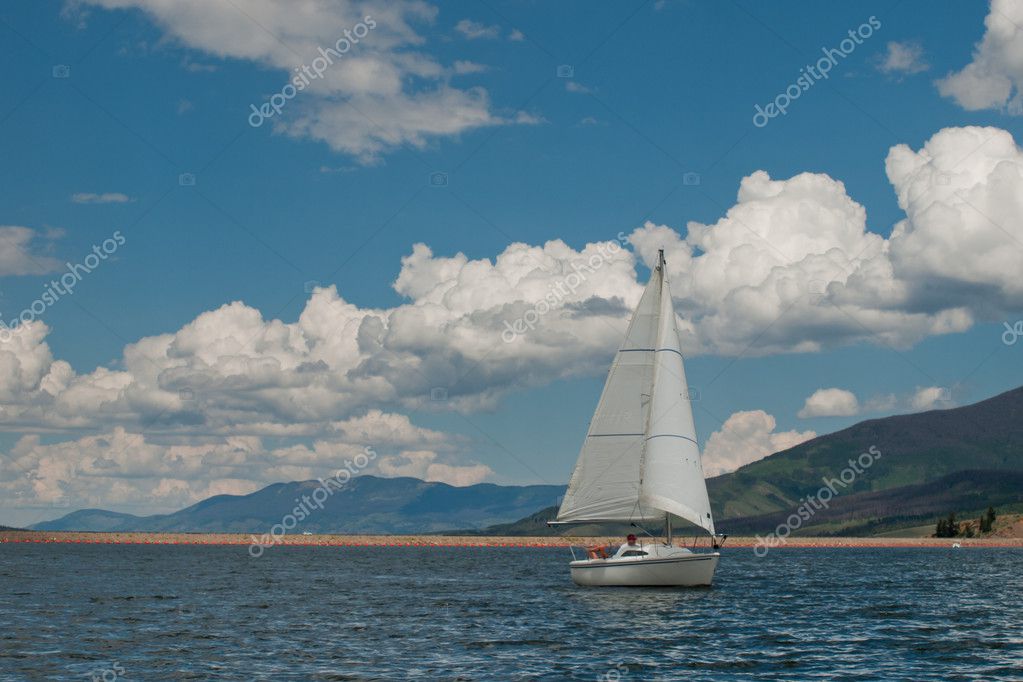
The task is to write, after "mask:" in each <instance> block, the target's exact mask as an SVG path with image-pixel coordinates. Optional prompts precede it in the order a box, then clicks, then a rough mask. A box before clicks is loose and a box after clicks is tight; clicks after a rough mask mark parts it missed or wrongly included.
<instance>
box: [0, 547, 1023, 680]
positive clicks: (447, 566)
mask: <svg viewBox="0 0 1023 682" xmlns="http://www.w3.org/2000/svg"><path fill="white" fill-rule="evenodd" d="M568 559H569V556H568V555H567V552H566V551H565V550H557V549H503V548H502V549H496V548H495V549H478V548H477V549H469V548H458V549H455V548H452V549H427V548H389V547H378V548H366V547H363V548H320V547H294V548H289V547H275V548H272V549H271V550H270V551H267V553H266V554H265V555H264V556H263V557H261V558H259V559H253V558H251V557H250V556H248V554H247V553H246V551H245V547H194V546H115V545H111V546H81V545H4V546H0V678H2V679H4V680H8V679H9V680H21V679H30V680H38V679H75V678H76V677H77V678H78V679H89V676H90V675H91V676H93V677H92V679H104V680H107V681H110V680H114V679H124V680H175V679H210V678H217V679H237V680H248V679H267V680H271V679H272V680H384V679H423V680H451V679H458V680H533V679H539V680H658V679H663V680H733V679H736V680H737V679H778V680H797V679H821V680H861V679H862V680H874V679H886V680H1020V679H1023V552H1021V551H1018V550H1017V551H1014V550H999V549H961V550H951V549H830V550H829V549H802V550H800V549H783V550H777V551H774V552H772V553H770V554H769V555H768V556H767V557H766V558H763V559H761V558H757V557H755V556H754V555H753V553H752V551H751V550H748V549H727V548H726V550H725V551H724V556H723V557H722V561H721V565H720V567H719V569H718V574H717V580H716V582H715V585H714V587H713V588H710V589H680V590H663V589H594V588H588V589H586V588H578V587H575V586H574V585H572V583H571V581H570V580H569V577H568V567H567V560H568Z"/></svg>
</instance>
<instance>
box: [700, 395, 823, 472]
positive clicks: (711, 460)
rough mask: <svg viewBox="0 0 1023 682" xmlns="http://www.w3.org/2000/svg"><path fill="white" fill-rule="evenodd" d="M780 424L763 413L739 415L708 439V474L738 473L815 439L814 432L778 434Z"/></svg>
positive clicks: (705, 469) (705, 465)
mask: <svg viewBox="0 0 1023 682" xmlns="http://www.w3.org/2000/svg"><path fill="white" fill-rule="evenodd" d="M776 426H777V422H776V420H775V418H774V417H773V416H771V415H770V414H768V413H767V412H764V411H763V410H750V411H745V412H736V413H735V414H733V415H732V416H730V417H729V418H728V419H726V420H725V423H724V424H722V425H721V429H720V430H718V431H715V432H714V433H712V434H711V435H710V438H708V439H707V444H706V445H705V446H704V448H703V472H704V475H706V476H708V477H710V476H718V475H720V474H727V473H729V472H731V471H735V470H736V469H738V468H739V467H741V466H744V465H746V464H749V463H750V462H756V461H757V460H760V459H763V458H764V457H767V456H768V455H772V454H774V453H776V452H781V451H782V450H787V449H789V448H791V447H794V446H796V445H799V444H800V443H803V442H805V441H808V440H810V439H811V438H815V437H816V436H817V434H816V433H815V432H813V431H781V432H778V431H775V430H774V429H775V427H776Z"/></svg>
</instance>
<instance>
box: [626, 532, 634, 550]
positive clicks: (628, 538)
mask: <svg viewBox="0 0 1023 682" xmlns="http://www.w3.org/2000/svg"><path fill="white" fill-rule="evenodd" d="M625 542H627V543H628V544H629V547H635V546H636V536H635V535H633V534H632V533H629V534H628V535H627V536H626V537H625Z"/></svg>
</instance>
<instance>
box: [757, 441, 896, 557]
mask: <svg viewBox="0 0 1023 682" xmlns="http://www.w3.org/2000/svg"><path fill="white" fill-rule="evenodd" d="M879 459H881V451H880V450H879V449H878V448H877V446H876V445H871V446H870V447H869V448H867V451H866V452H863V453H860V456H859V457H857V458H855V459H850V460H849V466H847V467H846V468H844V469H842V471H841V472H839V474H838V477H837V478H828V477H827V476H825V477H824V478H823V479H821V480H822V481H823V482H824V485H823V486H821V488H820V490H818V491H817V492H816V493H814V494H813V495H807V496H806V497H805V498H802V499H800V505H799V506H798V507H797V508H796V511H795V512H794V513H792V514H790V515H789V517H788V518H787V519H785V522H784V523H782V524H779V525H778V527H777V528H775V529H774V532H773V533H771V534H770V535H768V536H767V537H763V538H762V537H760V536H759V535H757V536H755V537H756V538H757V544H756V546H755V547H754V548H753V553H754V554H756V555H757V556H758V557H761V558H763V557H765V556H767V553H768V552H769V551H770V550H771V549H772V548H774V547H778V546H779V545H784V544H785V543H786V542H788V538H789V536H790V535H791V534H792V533H793V531H796V530H799V529H800V528H801V527H802V526H803V524H804V523H806V522H807V521H809V520H810V519H812V518H813V517H814V515H815V514H816V513H817V512H818V511H820V510H821V509H829V508H830V503H831V500H832V499H834V498H835V497H836V496H837V495H838V494H839V492H841V491H842V490H845V489H846V488H848V487H849V486H851V485H852V484H853V483H854V482H855V481H856V478H857V477H859V476H861V475H862V474H863V473H864V472H865V471H866V470H867V469H869V468H870V467H872V466H873V465H874V462H876V461H877V460H879Z"/></svg>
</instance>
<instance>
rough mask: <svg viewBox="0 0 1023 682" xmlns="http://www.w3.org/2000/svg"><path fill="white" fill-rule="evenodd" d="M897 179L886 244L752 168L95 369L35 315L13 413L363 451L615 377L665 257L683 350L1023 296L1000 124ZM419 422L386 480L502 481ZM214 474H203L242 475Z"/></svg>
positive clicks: (967, 136) (767, 342)
mask: <svg viewBox="0 0 1023 682" xmlns="http://www.w3.org/2000/svg"><path fill="white" fill-rule="evenodd" d="M887 171H888V176H889V178H890V179H891V182H892V184H893V186H894V188H895V191H896V193H897V195H898V198H899V202H900V205H901V206H902V207H903V209H904V210H905V213H906V217H905V219H904V220H902V221H900V222H899V223H898V224H897V225H896V226H895V227H894V229H893V230H892V233H891V236H890V237H889V238H888V239H885V238H884V237H882V236H880V235H878V234H875V233H873V232H871V231H868V230H867V226H866V214H865V211H864V209H863V207H862V206H861V205H859V204H858V203H857V202H855V201H854V200H853V199H852V198H850V197H849V196H848V194H847V193H846V191H845V187H844V186H843V185H842V183H841V182H839V181H837V180H835V179H833V178H830V177H828V176H827V175H823V174H810V173H805V174H800V175H797V176H795V177H792V178H789V179H783V180H777V179H772V178H770V177H769V176H768V175H767V174H766V173H764V172H762V171H758V172H755V173H753V174H751V175H750V176H749V177H747V178H745V179H744V180H743V181H742V184H741V186H740V189H739V193H738V198H737V202H736V204H735V205H734V206H733V207H732V208H730V209H729V210H728V211H727V212H726V214H725V215H724V216H722V217H721V218H720V219H719V220H718V221H716V222H715V223H713V224H700V223H690V224H689V225H688V230H687V231H686V233H685V235H684V236H683V235H681V234H679V233H678V232H676V231H675V230H673V229H671V228H669V227H667V226H658V225H653V224H646V225H644V226H641V227H639V228H637V229H636V230H634V231H633V232H632V233H631V234H630V235H628V236H627V237H626V236H625V235H620V236H619V239H617V240H610V241H607V242H597V243H591V244H587V245H585V246H583V247H581V248H578V249H577V248H573V247H571V246H569V245H568V244H566V243H564V242H562V241H560V240H554V241H550V242H547V243H546V244H543V245H542V246H531V245H527V244H519V243H516V244H511V245H509V246H507V247H506V248H505V249H504V250H503V251H502V252H501V253H499V254H498V255H497V256H496V257H495V258H493V259H487V258H481V259H475V260H474V259H470V258H468V257H466V256H465V255H463V254H455V255H453V256H445V255H436V254H434V253H433V252H432V251H431V250H430V249H429V247H428V246H426V245H423V244H418V245H415V246H414V247H413V248H412V251H411V253H410V254H409V255H408V256H406V257H405V258H404V259H403V260H402V263H401V267H400V271H399V272H398V274H397V276H396V279H395V281H394V288H395V290H396V291H397V292H398V293H399V294H401V295H402V296H403V297H405V301H404V302H403V303H402V304H400V305H397V306H395V307H392V308H386V309H374V308H362V307H360V306H358V305H356V304H355V303H352V302H349V301H347V300H345V299H344V298H343V296H342V295H341V294H340V293H339V292H338V291H337V290H336V289H335V288H334V287H325V288H319V289H317V290H315V291H314V292H313V293H312V295H311V296H310V298H309V300H308V301H307V303H306V305H305V308H304V310H303V311H302V313H301V315H300V316H299V318H298V319H297V320H295V321H291V322H287V321H283V320H267V319H264V318H263V316H262V314H261V313H260V311H258V310H256V309H254V308H252V307H250V306H248V305H245V304H244V303H242V302H233V303H229V304H226V305H224V306H222V307H220V308H218V309H216V310H212V311H208V312H204V313H202V314H200V315H199V316H198V317H196V318H195V319H194V320H193V321H191V322H190V323H188V324H186V325H184V326H183V327H182V328H181V329H179V330H177V331H174V332H171V333H167V334H162V335H157V336H152V337H146V338H143V339H140V340H138V341H137V342H135V343H132V344H130V345H128V346H127V347H125V349H124V352H123V356H122V358H121V359H120V361H119V362H118V363H117V364H116V365H115V366H113V367H109V368H108V367H100V368H98V369H96V370H94V371H92V372H88V373H79V372H77V371H75V369H74V368H73V367H72V366H71V365H70V364H68V363H67V362H65V361H63V360H60V359H57V358H54V357H53V354H52V352H51V350H50V348H49V346H48V344H47V343H46V336H47V334H48V332H49V330H48V329H47V327H46V325H45V324H44V323H43V322H41V321H37V322H33V323H30V324H27V325H25V326H23V327H21V328H19V329H17V330H15V331H14V332H13V333H11V334H10V338H6V335H0V424H2V425H3V426H5V427H6V428H7V429H8V430H12V431H21V432H33V431H36V432H38V431H42V430H48V431H62V432H69V433H76V435H78V432H79V431H80V430H82V429H89V430H95V431H98V432H101V433H109V432H110V430H111V429H112V428H114V427H118V426H119V427H122V428H123V429H124V430H125V434H126V435H135V436H137V434H139V433H145V434H146V438H147V439H150V438H159V439H167V438H177V439H182V442H184V443H193V444H194V443H201V444H203V443H210V442H212V443H217V442H221V443H223V442H225V441H224V439H228V438H254V439H265V438H279V439H291V440H290V441H289V442H290V444H289V445H287V446H283V445H282V446H281V447H293V448H298V450H295V452H296V453H297V454H301V455H302V456H305V455H304V454H302V453H303V452H304V451H305V450H309V449H310V448H312V447H313V446H312V445H310V443H311V442H323V443H334V442H343V443H347V442H353V441H359V442H365V441H366V440H372V438H370V437H367V436H366V435H359V436H355V435H353V434H354V432H353V431H352V430H353V429H355V428H356V424H358V423H359V422H358V421H352V420H359V419H364V420H365V419H368V420H369V421H370V422H373V423H374V424H376V426H375V427H374V428H375V429H376V431H366V432H365V433H366V434H372V433H375V432H378V431H379V430H380V429H382V428H385V425H386V424H387V423H390V424H391V426H390V427H388V428H391V429H392V430H394V429H397V430H401V429H405V428H406V427H405V426H403V425H402V424H399V423H397V422H394V420H393V418H392V419H391V420H390V422H388V420H386V419H384V418H383V417H381V416H375V417H374V416H372V415H384V414H393V413H396V412H401V411H403V410H411V409H426V410H460V411H463V412H470V411H473V410H478V409H487V408H492V407H494V406H495V405H496V404H497V401H498V400H499V399H500V397H501V396H502V395H504V394H505V393H506V392H507V391H510V390H514V389H517V388H523V387H530V386H538V385H542V384H545V383H549V382H551V381H556V380H558V379H560V378H564V377H571V376H581V375H592V374H596V373H599V372H601V371H604V370H606V367H607V363H608V361H609V359H610V356H611V354H612V352H613V349H614V348H615V346H616V345H617V344H618V343H619V342H620V340H621V338H622V335H623V334H624V331H625V326H626V324H627V321H628V317H629V314H630V311H631V309H632V308H633V307H634V306H635V304H636V302H637V301H638V299H639V296H640V294H641V292H642V287H643V284H642V280H645V278H646V274H645V272H642V271H640V270H638V269H637V267H636V266H637V264H638V262H639V261H642V262H645V263H646V264H647V265H650V264H653V262H654V260H655V258H656V251H657V249H658V248H664V249H665V250H666V252H667V258H668V269H669V274H670V277H671V280H672V291H673V293H674V295H675V297H676V301H675V303H676V309H677V310H678V311H679V312H680V315H681V318H682V319H681V320H680V321H679V328H680V330H681V334H682V337H683V346H684V348H685V350H686V351H687V353H689V354H694V353H717V354H724V355H738V354H767V353H779V352H805V351H817V350H820V349H824V348H830V347H834V346H837V345H841V344H849V343H856V342H862V341H867V342H882V343H886V344H898V345H903V346H905V345H909V344H912V343H914V342H915V341H917V340H919V339H921V338H923V337H926V336H928V335H932V334H940V333H949V332H954V331H959V330H963V329H966V328H968V327H969V326H970V325H971V324H973V322H974V320H975V319H985V318H988V319H990V318H994V317H995V315H997V313H998V311H1004V310H1009V309H1013V308H1015V309H1018V308H1019V307H1021V306H1023V289H1021V284H1020V282H1019V280H1018V270H1019V268H1018V264H1019V263H1020V261H1021V258H1020V256H1021V253H1023V252H1021V250H1020V245H1019V241H1018V240H1017V239H1018V236H1017V234H1016V233H1017V232H1018V230H1019V228H1018V221H1017V220H1016V218H1017V217H1018V216H1019V215H1021V214H1023V211H1021V208H1023V206H1020V201H1021V197H1023V154H1021V152H1020V150H1019V148H1017V147H1016V145H1015V144H1014V142H1013V140H1012V138H1011V136H1009V134H1008V133H1006V132H1005V131H1001V130H997V129H993V128H960V129H947V130H942V131H940V132H939V133H937V134H936V135H934V136H933V137H932V138H931V140H929V141H928V142H927V143H926V144H925V145H924V146H923V148H922V149H920V150H917V151H914V150H912V149H909V148H908V147H905V146H901V145H900V146H897V147H895V148H893V149H892V151H891V153H890V154H889V156H888V159H887ZM626 241H627V242H629V243H630V244H631V247H632V248H631V249H630V248H625V247H623V246H622V244H623V243H624V242H626ZM5 338H6V340H5ZM396 418H400V415H397V417H396ZM745 419H746V420H750V419H752V417H746V418H745ZM741 421H742V420H737V422H736V423H735V424H734V426H735V428H738V426H739V425H741V424H740V423H739V422H741ZM764 423H765V420H764V419H761V420H760V424H761V427H758V428H761V431H763V428H762V426H763V424H764ZM773 428H774V427H773V426H771V427H770V428H769V429H768V430H767V432H768V433H769V432H770V431H771V430H773ZM406 430H407V429H406ZM408 433H409V434H410V435H409V438H408V440H406V441H405V442H404V444H403V445H402V447H401V450H402V451H403V452H408V453H418V454H411V455H401V454H400V453H399V452H395V453H392V456H396V457H399V458H398V459H394V460H387V462H386V465H387V466H389V467H391V470H392V471H413V470H414V471H416V472H419V473H420V474H422V475H428V476H441V475H449V476H451V477H452V480H456V481H467V480H477V479H478V478H479V477H480V476H486V475H488V474H487V472H484V471H483V470H482V469H480V468H476V469H471V470H469V471H458V472H448V473H447V474H444V472H445V471H447V470H446V469H444V467H442V466H437V465H452V466H462V463H460V462H459V459H458V457H457V455H456V451H459V448H458V447H455V448H454V450H452V451H451V452H446V451H444V450H443V449H442V448H441V449H439V447H438V446H437V445H436V444H435V443H431V442H430V441H429V438H427V437H426V436H425V435H423V434H422V433H417V432H411V431H410V432H408ZM796 435H798V436H800V437H801V436H803V435H805V434H796ZM721 438H723V437H719V438H718V439H717V441H715V445H716V444H717V443H718V442H720V441H721ZM204 439H205V440H204ZM217 439H220V440H219V441H218V440H217ZM147 442H150V441H149V440H147ZM767 442H769V443H772V441H770V440H768V441H767ZM154 444H155V443H154ZM774 445H777V443H774ZM260 447H263V448H264V449H269V448H266V447H265V446H260ZM770 447H771V446H770V445H769V446H767V448H768V449H770ZM257 449H258V448H257ZM303 449H304V450H303ZM461 449H462V450H464V447H462V448H461ZM718 451H721V450H720V448H719V450H718ZM445 452H446V454H445V455H444V457H438V458H436V459H431V458H430V456H429V455H428V454H423V453H445ZM711 452H712V453H713V452H714V450H713V449H712V451H711ZM753 452H756V453H759V452H761V451H760V450H754V451H753ZM764 454H766V453H764ZM732 463H734V461H729V462H728V465H731V464H732ZM465 466H469V467H473V466H475V465H473V464H471V463H470V464H467V465H465ZM721 466H725V464H722V465H721ZM275 473H276V474H281V475H283V473H284V472H283V471H276V472H275ZM222 474H223V475H221V474H217V475H216V476H212V477H211V478H210V479H209V480H211V481H235V480H240V478H239V476H238V475H237V474H236V473H232V472H222ZM260 475H261V476H269V474H260ZM154 476H155V474H154ZM151 478H152V477H151ZM160 480H162V479H160ZM267 480H274V479H273V478H268V479H267ZM166 485H167V486H170V487H169V488H168V489H177V488H176V487H175V486H178V484H176V483H173V484H172V483H168V484H166ZM178 487H180V486H178Z"/></svg>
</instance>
